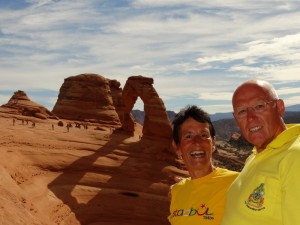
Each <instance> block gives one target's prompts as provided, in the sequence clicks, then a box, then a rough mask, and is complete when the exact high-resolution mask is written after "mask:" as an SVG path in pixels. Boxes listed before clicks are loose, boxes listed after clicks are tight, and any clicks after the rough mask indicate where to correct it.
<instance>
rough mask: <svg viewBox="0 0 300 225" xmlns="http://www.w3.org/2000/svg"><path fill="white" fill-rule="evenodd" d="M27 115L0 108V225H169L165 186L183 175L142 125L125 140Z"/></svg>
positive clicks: (106, 131) (109, 132) (90, 128)
mask: <svg viewBox="0 0 300 225" xmlns="http://www.w3.org/2000/svg"><path fill="white" fill-rule="evenodd" d="M26 119H27V117H23V116H21V115H11V114H8V113H6V112H3V111H2V112H0V123H1V132H0V146H1V149H0V209H1V210H0V224H5V225H24V224H26V225H78V224H81V225H96V224H99V225H100V224H101V225H108V224H121V225H122V224H128V225H129V224H130V225H134V224H136V225H148V224H149V225H150V224H151V225H153V224H156V225H160V224H161V225H163V224H168V222H167V220H166V217H167V215H168V207H169V199H168V196H167V195H168V190H169V186H170V185H171V184H173V183H174V182H175V181H176V179H177V178H178V177H180V176H185V175H186V172H185V171H182V170H179V169H177V168H176V167H175V166H172V157H171V155H170V153H169V152H168V150H167V148H166V147H162V146H159V145H160V143H158V142H157V143H154V142H153V141H149V142H147V140H140V134H141V129H142V128H141V127H138V128H137V130H136V133H135V136H133V137H129V136H128V135H124V134H121V133H120V134H118V133H113V134H112V130H111V129H110V128H108V127H100V129H99V127H98V128H97V129H95V128H96V127H95V126H93V125H92V124H89V126H88V129H84V128H83V127H82V128H80V129H79V128H76V127H74V126H73V127H72V128H70V129H69V132H68V131H67V128H66V127H65V126H63V127H59V126H57V120H42V119H36V120H35V127H33V126H32V124H31V123H28V124H27V123H24V121H26ZM13 120H14V121H15V122H14V123H13ZM64 122H65V124H66V123H67V122H68V121H64ZM52 125H53V127H52Z"/></svg>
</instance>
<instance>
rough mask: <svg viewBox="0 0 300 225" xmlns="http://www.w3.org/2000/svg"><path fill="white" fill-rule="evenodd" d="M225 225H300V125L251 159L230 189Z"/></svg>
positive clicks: (223, 223)
mask: <svg viewBox="0 0 300 225" xmlns="http://www.w3.org/2000/svg"><path fill="white" fill-rule="evenodd" d="M221 224H222V225H298V224H300V125H299V124H298V125H293V126H291V127H289V128H288V129H287V130H285V131H284V132H282V133H281V134H280V135H278V136H277V137H276V138H275V139H274V140H273V141H272V142H271V143H270V144H269V145H268V146H267V147H266V149H264V150H263V151H262V152H260V153H257V151H256V150H255V148H254V150H253V154H252V155H250V156H249V158H248V159H247V161H246V164H245V167H244V169H243V170H242V172H241V173H240V175H239V176H238V177H237V179H236V180H235V181H234V182H233V184H232V185H231V187H230V188H229V190H228V194H227V202H226V208H225V213H224V217H223V220H222V223H221Z"/></svg>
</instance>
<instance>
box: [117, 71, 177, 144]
mask: <svg viewBox="0 0 300 225" xmlns="http://www.w3.org/2000/svg"><path fill="white" fill-rule="evenodd" d="M138 98H140V99H141V101H142V102H143V103H144V113H145V116H144V123H143V138H164V139H170V140H171V137H172V126H171V122H170V120H169V117H168V115H167V112H166V108H165V106H164V103H163V101H162V99H161V98H160V97H159V95H158V94H157V92H156V90H155V88H154V87H153V78H149V77H143V76H131V77H129V78H128V79H127V81H126V84H125V86H124V88H123V91H122V104H123V105H122V107H121V108H122V109H121V111H122V113H121V116H120V120H121V123H122V129H123V130H126V131H127V132H129V133H131V134H133V133H134V131H135V120H134V118H133V116H132V114H131V111H132V109H133V107H134V104H135V103H136V101H137V99H138Z"/></svg>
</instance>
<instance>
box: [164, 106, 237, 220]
mask: <svg viewBox="0 0 300 225" xmlns="http://www.w3.org/2000/svg"><path fill="white" fill-rule="evenodd" d="M173 139H174V140H173V148H174V150H175V152H176V153H177V155H178V156H179V157H180V158H181V157H182V158H183V161H184V163H185V165H186V167H187V170H188V171H189V174H190V177H188V178H186V179H183V180H181V181H180V182H178V183H176V184H174V185H173V186H172V187H171V190H170V191H171V194H170V196H171V205H170V215H169V217H168V219H169V221H170V223H171V224H172V225H184V224H191V225H193V224H213V225H217V224H220V221H221V218H222V215H223V212H224V206H225V196H226V191H227V189H228V187H229V186H230V184H231V183H232V182H233V180H234V179H235V178H236V176H237V175H238V173H237V172H234V171H230V170H227V169H223V168H218V167H217V168H216V167H215V166H214V165H213V163H212V153H213V152H214V151H215V148H216V133H215V129H214V127H213V124H212V122H211V120H210V117H209V115H208V114H207V113H206V112H205V111H203V110H202V109H200V108H198V107H197V106H195V105H193V106H187V107H186V108H184V109H182V110H181V111H180V112H179V113H178V114H176V116H175V119H174V120H173Z"/></svg>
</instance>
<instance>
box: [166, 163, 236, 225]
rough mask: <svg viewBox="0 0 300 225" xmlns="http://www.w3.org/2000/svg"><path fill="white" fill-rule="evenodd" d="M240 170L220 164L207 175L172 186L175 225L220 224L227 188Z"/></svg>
mask: <svg viewBox="0 0 300 225" xmlns="http://www.w3.org/2000/svg"><path fill="white" fill-rule="evenodd" d="M237 175H238V172H235V171H230V170H227V169H223V168H216V169H215V170H214V171H213V172H212V173H210V174H208V175H207V176H205V177H201V178H198V179H194V180H192V179H191V178H186V179H183V180H181V181H180V182H178V183H177V184H175V185H174V186H173V187H172V189H171V194H172V198H171V204H170V215H169V216H168V219H169V221H170V223H171V224H172V225H194V224H195V225H196V224H197V225H202V224H207V225H208V224H209V225H219V224H220V221H221V217H222V215H223V212H224V207H225V199H226V192H227V189H228V187H229V186H230V185H231V183H232V182H233V180H234V179H235V178H236V177H237Z"/></svg>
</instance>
